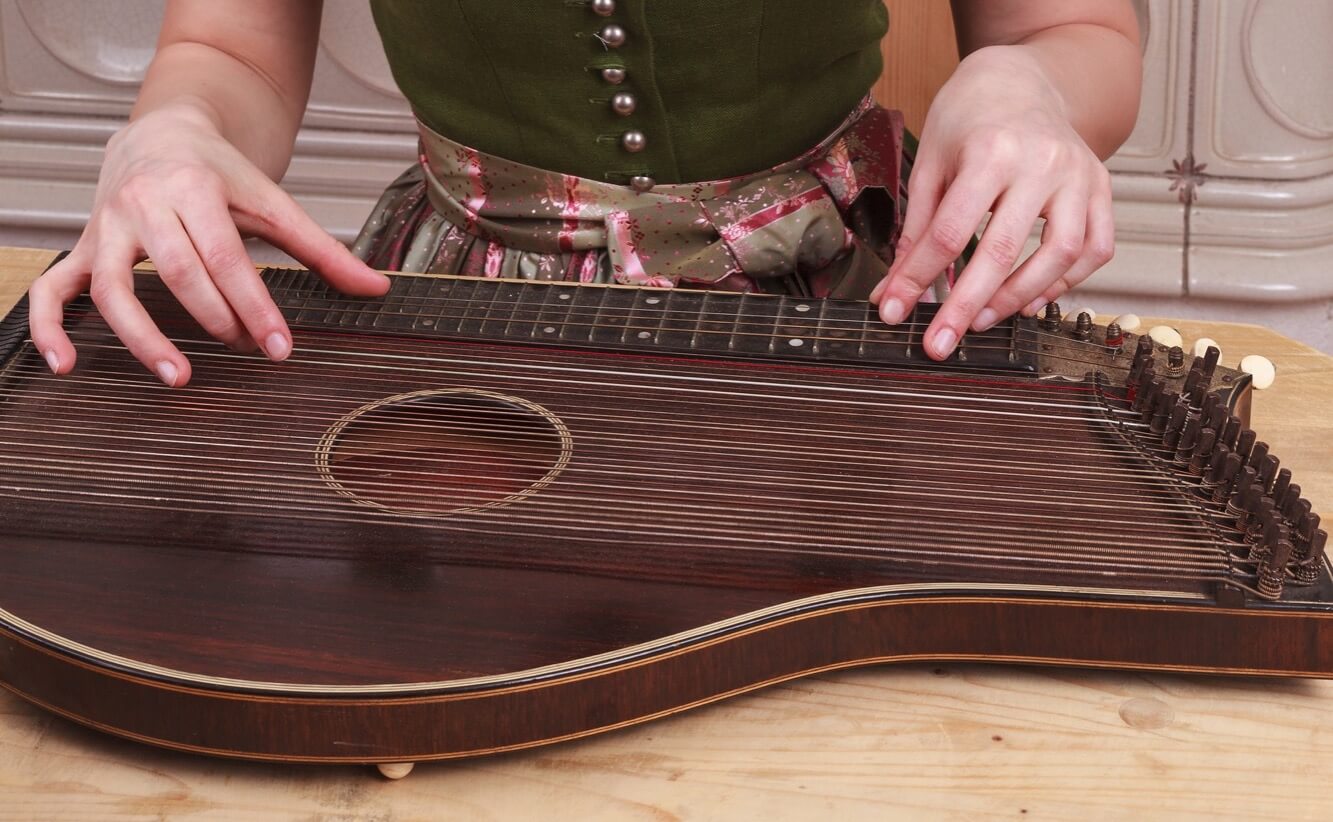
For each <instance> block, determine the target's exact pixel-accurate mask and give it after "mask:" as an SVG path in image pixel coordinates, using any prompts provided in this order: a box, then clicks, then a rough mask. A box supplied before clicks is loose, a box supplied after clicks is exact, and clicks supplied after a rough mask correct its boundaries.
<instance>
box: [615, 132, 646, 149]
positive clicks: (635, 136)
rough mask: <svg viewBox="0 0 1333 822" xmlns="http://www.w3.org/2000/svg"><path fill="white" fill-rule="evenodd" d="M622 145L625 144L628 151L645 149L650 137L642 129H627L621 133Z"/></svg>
mask: <svg viewBox="0 0 1333 822" xmlns="http://www.w3.org/2000/svg"><path fill="white" fill-rule="evenodd" d="M620 145H622V146H624V148H625V150H626V151H631V152H634V151H643V150H644V149H645V148H647V147H648V138H647V137H645V136H644V134H643V132H642V131H627V132H625V133H624V134H623V135H621V137H620Z"/></svg>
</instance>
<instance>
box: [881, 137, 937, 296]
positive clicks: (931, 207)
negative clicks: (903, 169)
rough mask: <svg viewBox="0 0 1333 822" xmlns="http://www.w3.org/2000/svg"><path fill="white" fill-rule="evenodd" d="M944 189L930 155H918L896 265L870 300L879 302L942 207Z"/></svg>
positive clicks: (899, 238) (896, 252)
mask: <svg viewBox="0 0 1333 822" xmlns="http://www.w3.org/2000/svg"><path fill="white" fill-rule="evenodd" d="M944 188H945V186H944V177H943V175H942V174H941V173H940V171H939V168H938V166H937V165H936V164H935V163H934V162H933V161H932V160H930V159H929V158H928V157H918V162H917V164H916V165H915V166H913V168H912V176H911V178H910V179H909V180H908V181H907V213H906V214H905V215H903V227H902V230H901V231H899V232H898V243H897V245H896V246H895V247H894V253H893V265H892V266H891V267H890V268H889V273H888V275H886V276H885V277H884V279H882V280H880V282H879V285H876V286H875V290H874V291H872V292H870V302H872V303H876V304H878V303H879V301H880V297H881V296H882V295H883V293H884V290H885V289H886V288H888V285H889V279H890V277H892V275H893V273H894V271H895V270H896V269H897V268H898V264H899V263H901V262H902V260H903V258H904V257H906V256H907V253H908V251H910V250H911V248H912V246H913V245H915V244H916V239H915V238H916V237H919V236H920V235H921V234H922V232H924V231H925V230H926V226H928V225H930V218H931V216H932V215H934V213H935V210H936V209H937V208H939V204H940V198H941V197H943V196H944Z"/></svg>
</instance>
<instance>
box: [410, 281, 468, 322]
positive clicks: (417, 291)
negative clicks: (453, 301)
mask: <svg viewBox="0 0 1333 822" xmlns="http://www.w3.org/2000/svg"><path fill="white" fill-rule="evenodd" d="M412 279H413V280H415V281H416V282H414V283H413V284H412V287H411V288H409V289H408V294H411V295H412V298H413V299H412V312H411V318H412V323H411V325H410V326H409V327H410V328H411V330H413V331H417V332H423V331H424V332H434V331H436V330H438V327H439V320H440V316H441V312H442V311H443V310H444V308H443V306H444V305H446V304H447V302H448V301H449V299H450V297H451V296H452V293H453V290H454V285H455V284H456V282H457V281H456V280H452V279H446V278H443V277H441V278H438V279H437V278H435V277H413V278H412Z"/></svg>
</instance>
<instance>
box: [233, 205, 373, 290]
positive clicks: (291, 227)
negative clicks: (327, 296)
mask: <svg viewBox="0 0 1333 822" xmlns="http://www.w3.org/2000/svg"><path fill="white" fill-rule="evenodd" d="M259 188H260V190H261V191H262V192H263V193H262V195H261V196H262V198H263V200H262V202H260V203H256V204H252V205H253V207H251V208H247V207H245V206H246V205H251V204H242V210H243V211H244V212H245V213H246V215H247V216H249V217H250V218H251V219H249V220H247V219H245V217H242V218H241V219H240V220H238V223H240V224H241V225H242V228H244V229H245V230H247V231H250V232H251V233H254V234H256V235H258V236H260V237H263V238H264V239H265V240H268V241H269V242H270V243H272V244H273V245H275V246H277V247H278V248H281V249H282V250H283V251H286V252H287V253H288V254H290V255H292V256H293V257H295V258H296V259H298V260H300V261H301V262H302V263H304V264H305V265H306V267H308V268H309V269H310V270H312V271H314V272H315V273H316V274H318V275H319V276H320V277H322V278H323V279H324V281H325V282H327V283H328V284H329V285H331V286H333V287H334V288H336V289H338V290H339V291H341V292H343V293H344V294H351V295H353V296H357V297H378V296H380V295H381V294H383V293H384V292H386V291H388V290H389V278H388V277H386V276H384V275H383V274H381V273H379V272H378V271H376V270H375V269H373V268H371V267H370V266H368V265H366V264H365V263H364V262H362V261H361V260H360V259H359V258H358V257H357V256H356V255H355V254H353V253H352V252H351V251H349V250H348V248H347V246H345V245H343V244H342V243H340V242H338V241H337V240H335V239H334V238H333V237H332V236H331V235H330V234H329V233H328V232H327V231H325V230H324V229H323V228H321V227H320V226H319V224H318V223H316V222H315V221H314V220H313V219H312V218H311V217H310V215H309V214H307V213H306V212H305V209H303V208H301V206H300V205H298V204H297V202H296V201H295V200H293V199H292V198H291V196H290V195H288V194H287V192H285V191H283V190H282V189H281V188H279V187H278V186H277V185H274V184H273V183H272V182H270V181H268V180H267V179H264V180H263V181H261V182H260V183H259Z"/></svg>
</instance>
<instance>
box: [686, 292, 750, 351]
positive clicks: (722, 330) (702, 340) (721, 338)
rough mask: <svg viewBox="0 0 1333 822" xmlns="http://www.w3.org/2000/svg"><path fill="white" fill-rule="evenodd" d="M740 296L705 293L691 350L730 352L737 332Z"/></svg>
mask: <svg viewBox="0 0 1333 822" xmlns="http://www.w3.org/2000/svg"><path fill="white" fill-rule="evenodd" d="M739 305H740V295H738V294H727V293H725V292H721V291H705V292H704V297H703V302H702V304H701V306H700V308H699V320H698V322H697V323H695V327H694V337H693V338H692V339H691V340H690V348H691V349H693V350H695V351H729V350H731V340H732V335H733V334H735V332H736V309H737V308H738V307H739Z"/></svg>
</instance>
